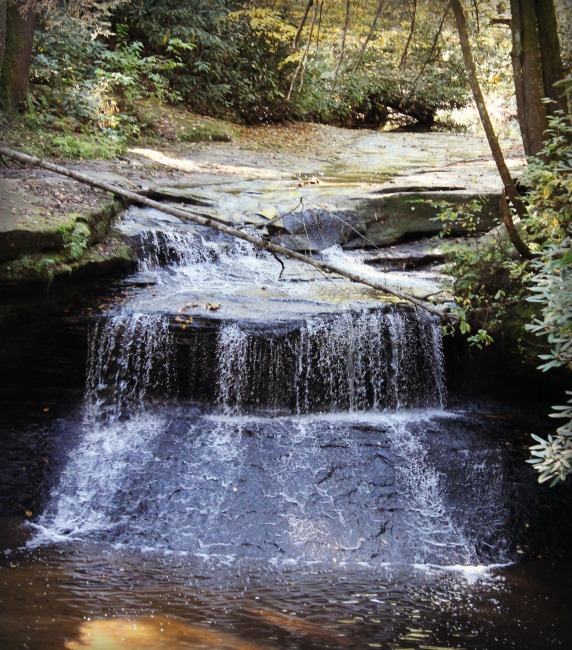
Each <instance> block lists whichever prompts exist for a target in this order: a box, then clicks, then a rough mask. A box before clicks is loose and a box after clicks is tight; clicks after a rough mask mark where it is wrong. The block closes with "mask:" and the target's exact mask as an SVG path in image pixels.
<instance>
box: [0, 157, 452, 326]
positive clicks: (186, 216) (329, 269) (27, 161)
mask: <svg viewBox="0 0 572 650" xmlns="http://www.w3.org/2000/svg"><path fill="white" fill-rule="evenodd" d="M0 156H6V157H7V158H11V159H12V160H16V161H18V162H20V163H22V164H24V165H35V166H37V167H42V168H44V169H47V170H49V171H51V172H54V173H56V174H61V175H62V176H67V177H69V178H73V179H74V180H76V181H79V182H80V183H85V184H87V185H89V186H91V187H96V188H99V189H102V190H104V191H106V192H110V193H111V194H115V195H117V196H120V197H122V198H124V199H127V201H129V202H131V203H135V204H138V205H144V206H146V207H149V208H153V209H155V210H160V211H161V212H165V213H166V214H170V215H173V216H174V217H177V218H179V219H181V220H183V221H190V222H192V223H196V224H197V225H199V226H205V227H207V228H212V229H213V230H217V231H219V232H222V233H224V234H226V235H230V236H231V237H236V238H237V239H243V240H244V241H247V242H249V243H251V244H253V245H254V246H256V247H257V248H261V249H263V250H267V251H270V252H271V253H275V254H276V255H283V256H284V257H288V258H290V259H294V260H298V261H299V262H304V263H305V264H309V265H310V266H313V267H314V268H316V269H319V270H320V271H323V272H324V273H335V274H336V275H339V276H341V277H344V278H347V279H348V280H350V281H351V282H356V283H358V284H364V285H366V286H368V287H372V288H373V289H376V290H378V291H382V292H383V293H386V294H389V295H390V296H395V297H396V298H399V299H400V300H405V301H407V302H410V303H412V304H414V305H416V306H417V307H421V308H422V309H424V310H425V311H427V312H429V313H431V314H435V315H436V316H439V317H441V318H445V316H446V315H445V313H444V311H443V310H441V309H439V308H438V307H437V306H435V305H432V304H430V303H427V302H425V301H424V300H420V299H419V298H415V297H414V296H410V295H409V294H406V293H403V292H401V291H398V290H396V289H392V288H390V287H388V286H387V285H385V284H384V283H383V282H377V281H375V280H372V279H370V278H366V277H362V276H360V275H358V274H357V273H352V272H351V271H346V270H345V269H342V268H339V267H337V266H335V265H333V264H328V263H327V262H322V261H320V260H316V259H314V258H313V257H309V256H308V255H303V254H302V253H298V252H296V251H293V250H290V249H289V248H284V246H279V245H278V244H274V243H273V242H271V241H269V240H268V239H261V238H259V237H255V236H253V235H250V234H248V233H246V232H243V231H242V230H238V229H237V228H233V227H232V226H227V225H226V224H224V223H221V222H219V221H214V220H213V219H211V218H210V217H207V216H204V215H199V214H193V213H191V212H187V211H186V210H181V209H180V208H174V207H172V206H169V205H164V204H163V203H160V202H159V201H153V200H152V199H149V198H147V197H146V196H142V195H141V194H137V193H136V192H131V191H130V190H126V189H124V188H122V187H118V186H117V185H112V184H111V183H106V182H105V181H101V180H98V179H95V178H90V177H89V176H86V175H85V174H82V173H80V172H76V171H73V170H72V169H67V168H66V167H62V166H61V165H55V164H54V163H51V162H48V161H46V160H42V159H40V158H36V157H34V156H28V155H27V154H23V153H20V152H19V151H15V150H14V149H9V148H8V147H0Z"/></svg>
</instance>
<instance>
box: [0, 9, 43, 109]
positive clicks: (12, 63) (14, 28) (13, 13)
mask: <svg viewBox="0 0 572 650" xmlns="http://www.w3.org/2000/svg"><path fill="white" fill-rule="evenodd" d="M35 24H36V8H35V3H34V2H28V1H27V0H18V1H17V2H13V3H12V2H10V3H9V4H8V5H7V9H6V39H5V48H4V56H3V60H2V68H1V71H0V103H1V104H2V105H3V106H4V107H5V108H6V109H12V108H17V107H18V106H20V104H22V102H23V101H24V100H25V99H26V96H27V94H28V85H29V76H30V65H31V63H32V46H33V42H34V27H35Z"/></svg>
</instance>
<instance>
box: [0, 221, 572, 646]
mask: <svg viewBox="0 0 572 650" xmlns="http://www.w3.org/2000/svg"><path fill="white" fill-rule="evenodd" d="M123 227H124V228H125V229H126V230H128V231H129V232H131V233H135V234H134V235H133V236H134V237H135V236H136V237H137V242H138V244H137V245H138V250H139V269H138V271H137V272H136V273H135V274H134V275H133V276H132V277H130V278H128V279H127V280H125V281H124V282H123V283H122V284H121V287H120V290H119V291H118V296H119V297H117V296H116V297H115V299H113V300H110V301H109V302H106V303H105V304H103V305H102V306H101V308H100V310H99V311H98V312H97V313H95V312H94V313H92V314H91V316H90V317H89V318H88V319H87V320H86V321H85V322H84V323H83V325H82V327H84V329H81V328H80V329H81V331H80V332H79V334H78V339H82V336H84V334H83V332H84V330H85V329H86V330H87V337H85V336H84V338H85V339H86V343H85V350H84V352H85V358H82V353H79V352H78V350H80V349H83V348H82V346H81V345H78V347H77V349H76V348H73V346H72V344H71V343H69V345H70V348H69V352H70V355H72V351H73V354H76V355H77V359H78V362H77V364H76V365H79V362H80V361H81V363H82V364H83V363H85V366H86V369H85V373H84V375H82V377H83V379H82V380H84V382H85V383H84V386H83V389H82V390H81V391H77V390H76V391H75V392H74V391H68V393H65V391H60V393H58V399H61V395H62V394H67V396H68V397H67V402H66V405H65V407H60V408H55V407H53V405H52V403H51V402H50V405H49V406H46V407H45V408H43V409H42V411H43V413H42V414H38V415H37V417H36V420H37V421H36V420H34V422H31V421H28V422H27V423H26V424H22V421H23V418H22V413H23V412H24V410H25V408H27V407H26V406H25V405H21V404H19V403H13V404H11V405H10V406H9V408H7V413H8V416H7V418H6V419H5V420H4V422H3V424H2V427H3V430H4V437H5V439H7V440H13V441H15V440H18V444H22V445H25V440H26V435H27V432H28V431H31V430H32V427H33V428H34V436H35V439H36V440H37V439H40V440H50V441H52V442H51V443H50V445H51V446H50V447H49V450H48V451H46V458H48V457H49V462H48V461H46V464H48V465H49V468H48V469H47V470H45V472H44V474H43V476H44V479H43V480H45V481H46V486H47V487H46V489H45V494H44V496H43V498H42V499H41V503H39V507H38V512H34V513H31V512H30V513H29V515H28V516H27V517H28V521H26V522H22V518H21V517H14V518H11V519H8V518H4V519H3V520H2V521H3V526H4V530H5V535H4V539H3V545H2V546H1V547H0V548H1V549H2V552H1V553H0V599H1V600H0V605H1V610H0V621H1V625H0V647H1V648H6V649H10V650H16V649H20V648H21V649H24V648H26V649H31V650H64V649H67V650H79V649H81V648H83V649H90V650H115V649H118V650H119V649H121V648H125V649H133V650H147V649H149V650H151V649H155V648H165V649H168V650H178V649H183V648H185V649H189V648H195V649H212V650H215V649H216V650H227V649H228V650H287V649H291V650H295V649H299V650H313V649H316V650H317V649H318V648H319V649H324V648H331V649H333V650H339V649H343V648H350V649H354V650H365V649H366V648H383V649H386V650H389V649H399V650H409V649H419V650H444V649H446V648H456V649H463V648H464V649H467V650H468V649H472V648H482V649H496V648H515V649H519V650H520V649H525V648H530V649H531V650H542V649H544V648H546V649H548V648H550V649H552V648H555V647H562V648H567V647H572V620H571V619H570V615H569V605H570V595H569V585H570V577H571V575H572V574H571V566H570V564H569V562H567V561H565V560H563V559H561V557H562V556H563V555H564V556H565V555H566V554H565V553H562V549H566V548H567V547H568V546H569V537H568V538H566V535H567V533H566V532H565V530H566V529H560V528H559V518H561V517H563V516H566V515H565V513H566V512H568V513H569V511H570V510H569V508H570V496H569V490H568V492H565V491H563V490H560V491H558V488H557V489H556V491H555V494H557V495H559V496H558V498H557V499H556V501H554V502H551V501H550V500H548V499H547V497H546V492H543V493H542V494H541V495H540V496H537V491H538V490H540V489H541V488H538V487H537V485H536V483H535V478H534V476H532V472H531V471H530V470H529V468H527V467H526V465H525V464H524V462H523V452H522V448H521V447H519V445H518V444H517V443H516V442H515V431H520V432H522V434H523V436H524V435H525V434H526V435H528V433H529V431H528V427H529V425H530V421H529V420H528V419H527V417H528V416H527V414H526V413H524V412H523V413H520V414H519V413H516V412H515V411H514V409H513V410H511V407H508V406H505V405H502V404H498V403H495V404H493V403H490V404H485V405H483V404H477V403H472V402H459V401H458V400H457V401H455V402H454V403H453V405H451V406H448V404H447V402H448V396H447V387H446V383H447V382H446V376H445V364H444V362H445V360H444V351H443V345H442V338H441V330H440V325H439V323H438V322H436V321H435V320H434V319H433V318H432V317H430V316H428V315H426V314H424V313H422V312H421V311H419V310H416V309H414V308H412V307H411V306H408V305H406V304H403V303H400V302H398V301H395V300H388V299H386V298H383V297H380V296H379V294H376V293H375V292H374V291H373V290H370V289H368V288H366V287H358V286H356V285H352V284H351V283H350V282H348V281H345V280H343V279H341V278H333V277H329V276H325V275H323V274H321V273H320V272H318V271H316V270H314V269H308V268H304V266H303V265H301V264H299V263H296V262H292V261H289V262H287V263H286V264H285V265H284V267H282V264H281V263H280V262H279V261H278V260H277V259H276V258H275V257H273V256H272V255H269V254H267V253H263V252H260V251H257V250H255V249H254V248H253V247H252V246H250V245H248V244H245V243H243V242H233V241H229V240H227V239H225V238H224V237H221V236H218V235H216V236H215V235H213V234H212V233H208V232H207V231H201V229H200V228H197V227H195V228H194V229H193V230H192V231H189V230H188V229H187V228H185V227H184V226H183V225H182V224H180V223H177V221H176V220H174V219H168V218H166V216H165V215H162V214H161V213H157V212H156V211H152V210H144V209H136V208H130V209H129V210H128V211H127V212H126V213H125V215H124V216H123ZM330 243H331V242H328V241H326V244H325V245H326V246H329V244H330ZM321 255H323V256H324V257H328V256H330V258H331V257H332V256H333V257H335V258H336V261H337V263H339V264H342V265H348V266H351V267H356V266H358V267H360V268H361V269H362V270H363V272H364V273H366V272H367V273H369V274H375V273H380V272H379V271H375V270H372V269H367V270H366V269H365V267H364V265H363V264H362V262H361V261H360V258H359V255H355V254H354V255H352V254H350V253H349V252H345V251H342V250H341V249H340V248H339V247H336V246H335V245H334V246H330V247H329V248H327V250H323V251H322V252H321ZM69 340H70V341H71V340H72V339H69ZM82 340H83V339H82ZM46 345H47V344H46ZM44 353H45V354H48V352H47V351H44ZM33 354H36V352H35V351H34V352H33ZM38 354H40V355H41V353H40V352H38ZM66 372H67V371H66ZM64 374H65V373H64ZM80 374H81V373H80ZM30 381H33V380H32V379H30ZM64 399H65V398H64ZM46 403H47V402H46ZM50 409H53V414H52V413H51V412H49V411H50ZM25 419H26V418H24V420H25ZM6 432H8V433H6ZM10 436H12V437H11V438H10ZM10 444H12V445H13V447H14V448H15V446H16V442H12V443H5V445H7V447H6V449H7V450H8V451H7V452H4V453H5V454H8V453H12V452H11V451H10V450H11V449H12V448H11V447H10ZM38 453H39V452H38ZM24 471H26V470H25V467H24ZM558 499H559V500H558ZM539 529H542V530H541V532H538V531H539ZM568 529H569V527H568ZM540 556H543V557H544V556H545V558H544V559H543V558H542V557H540ZM569 557H570V555H569V553H568V558H569Z"/></svg>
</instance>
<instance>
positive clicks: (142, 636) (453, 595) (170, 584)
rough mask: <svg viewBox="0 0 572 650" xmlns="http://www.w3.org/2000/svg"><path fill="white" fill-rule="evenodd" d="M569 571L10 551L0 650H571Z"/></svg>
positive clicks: (74, 546) (4, 566)
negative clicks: (226, 561) (568, 649)
mask: <svg viewBox="0 0 572 650" xmlns="http://www.w3.org/2000/svg"><path fill="white" fill-rule="evenodd" d="M570 568H571V567H570V566H568V565H563V564H561V565H560V566H559V567H558V568H557V570H554V569H552V568H550V567H549V566H547V565H544V564H542V563H535V564H530V565H521V566H512V567H507V568H503V569H497V570H493V571H489V572H486V571H484V570H483V569H481V570H478V571H477V570H475V571H473V572H472V574H471V572H470V571H469V570H465V571H461V570H460V569H459V568H457V569H456V570H453V569H450V570H443V569H437V568H430V567H423V568H421V567H414V566H407V565H386V566H380V567H376V568H373V567H367V566H355V565H354V566H331V565H330V566H324V565H320V564H298V563H292V564H291V565H290V566H284V565H283V566H281V567H276V566H272V565H271V564H269V563H267V562H256V561H252V560H248V561H242V562H234V563H230V564H222V563H215V562H213V561H212V560H200V559H198V558H196V557H194V556H191V555H185V554H172V555H169V554H158V553H156V552H151V551H148V552H144V551H136V550H133V549H127V548H112V547H110V546H107V545H98V544H94V545H91V544H90V545H87V544H79V543H67V544H64V545H53V546H51V547H47V548H41V549H35V550H32V551H25V550H12V551H9V552H8V553H5V554H3V555H2V556H1V568H0V581H1V583H2V591H3V599H2V610H3V611H2V615H1V616H2V618H1V620H2V622H3V623H4V624H3V625H2V626H1V631H0V647H2V648H10V649H12V648H14V649H16V648H28V649H32V650H40V649H41V650H56V649H57V650H64V649H65V650H78V649H81V648H85V649H88V650H115V649H116V648H117V650H120V649H122V648H125V649H128V650H129V649H135V648H137V650H146V649H147V648H149V649H151V648H163V647H164V648H169V649H170V650H171V649H172V650H178V649H179V648H204V649H206V650H208V649H213V650H214V649H215V648H216V649H218V650H227V649H229V650H230V649H232V650H258V649H260V650H262V649H264V650H318V649H332V650H341V649H346V648H350V649H352V650H364V649H366V648H384V649H400V650H406V649H413V648H415V649H419V650H430V649H437V648H466V649H467V650H468V649H473V648H483V649H488V650H491V649H493V650H494V649H496V648H518V649H519V650H520V649H524V648H530V649H531V650H542V649H543V648H547V649H548V648H555V647H563V648H564V647H571V644H572V626H571V624H570V620H569V617H568V612H567V603H568V602H569V598H568V586H569V580H570V577H571V575H572V574H571V571H570ZM467 573H468V574H470V579H467V577H466V574H467ZM477 576H480V577H479V579H476V578H477Z"/></svg>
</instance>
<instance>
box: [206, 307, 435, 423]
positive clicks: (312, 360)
mask: <svg viewBox="0 0 572 650" xmlns="http://www.w3.org/2000/svg"><path fill="white" fill-rule="evenodd" d="M440 342H441V339H440V334H439V327H438V324H436V323H435V322H434V321H432V320H430V319H428V318H424V317H422V316H419V315H418V314H417V313H416V312H413V311H411V312H408V311H405V310H391V311H387V310H385V309H373V310H363V311H360V312H352V311H347V312H343V313H341V314H337V315H334V316H323V317H314V318H308V319H307V320H306V321H305V322H304V323H303V324H302V325H301V326H300V327H299V328H298V329H297V330H296V331H295V332H294V333H291V332H290V333H281V332H277V333H276V332H273V333H268V332H267V331H262V332H260V331H257V330H256V329H253V328H252V327H249V326H247V325H245V326H241V325H239V324H238V323H231V324H228V325H224V326H223V327H222V328H221V330H220V332H219V337H218V349H217V352H218V378H219V379H218V381H219V384H218V400H217V401H218V403H219V404H220V406H221V408H222V410H223V412H224V413H227V414H231V413H235V414H236V413H241V412H245V411H248V410H252V408H255V409H260V408H263V407H265V406H266V407H273V408H280V407H282V408H287V407H288V406H290V408H291V409H292V410H293V411H294V412H296V413H313V412H317V411H350V412H355V411H363V410H374V411H379V410H383V409H388V408H390V409H395V408H405V407H408V408H411V407H421V406H444V401H445V390H444V381H443V359H442V349H441V345H440Z"/></svg>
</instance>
